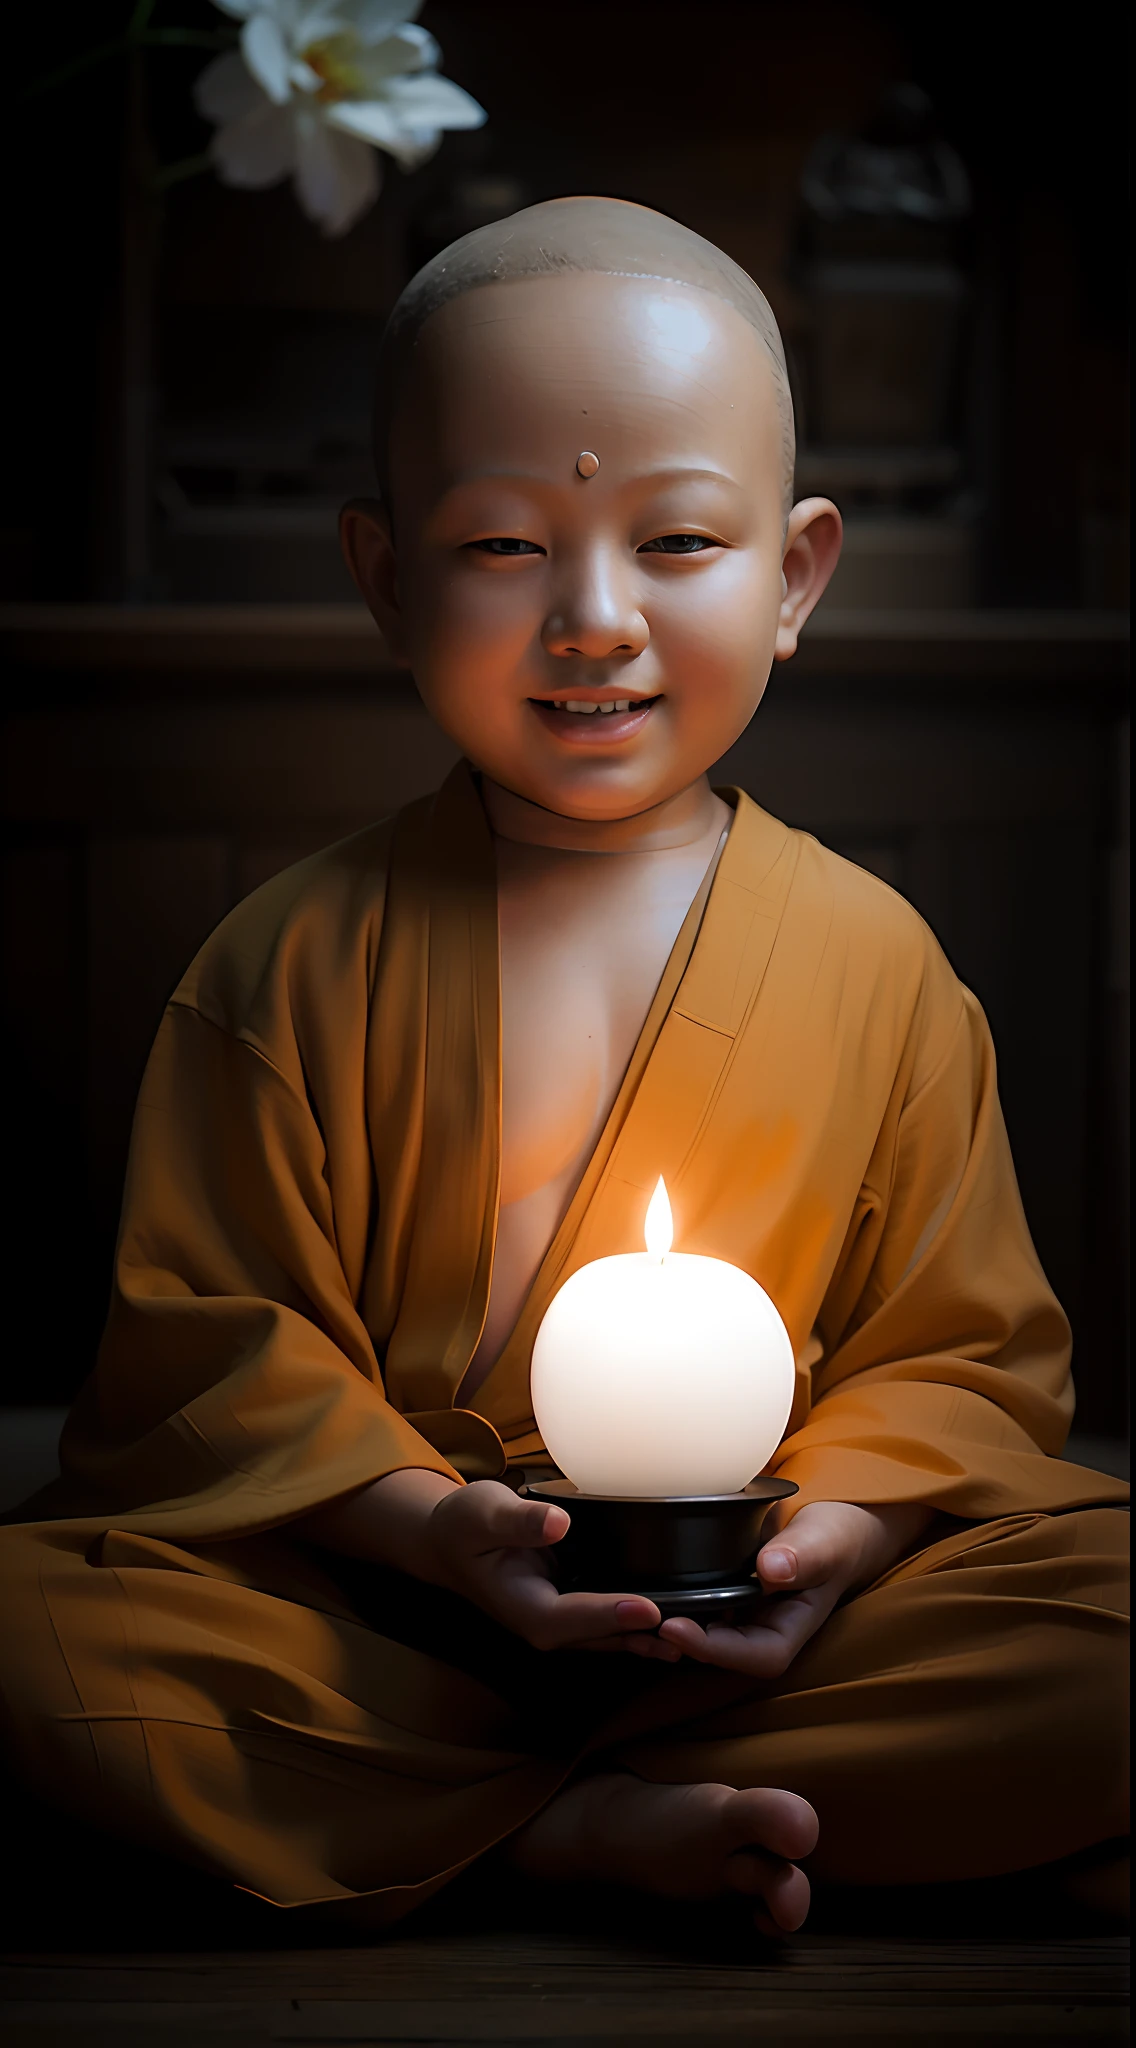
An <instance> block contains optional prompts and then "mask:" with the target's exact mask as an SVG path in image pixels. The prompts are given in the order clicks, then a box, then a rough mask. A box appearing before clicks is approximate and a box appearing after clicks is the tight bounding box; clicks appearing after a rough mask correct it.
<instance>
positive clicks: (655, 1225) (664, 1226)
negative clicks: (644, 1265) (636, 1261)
mask: <svg viewBox="0 0 1136 2048" xmlns="http://www.w3.org/2000/svg"><path fill="white" fill-rule="evenodd" d="M643 1239H644V1242H645V1244H646V1246H647V1257H648V1258H649V1259H650V1261H651V1264H652V1265H653V1266H661V1265H662V1263H663V1260H664V1259H665V1258H666V1255H667V1253H668V1252H669V1250H670V1248H671V1246H672V1244H673V1243H674V1218H673V1216H672V1215H671V1205H670V1199H669V1197H668V1195H667V1184H666V1181H665V1180H664V1179H663V1176H662V1174H660V1175H659V1178H658V1181H657V1183H656V1186H655V1192H654V1194H653V1195H652V1196H651V1199H650V1201H649V1202H648V1204H647V1215H646V1218H645V1220H644V1223H643Z"/></svg>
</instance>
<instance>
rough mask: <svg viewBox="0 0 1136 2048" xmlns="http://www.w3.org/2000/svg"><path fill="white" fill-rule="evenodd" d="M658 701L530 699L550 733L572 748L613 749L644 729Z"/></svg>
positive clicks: (590, 698) (596, 698)
mask: <svg viewBox="0 0 1136 2048" xmlns="http://www.w3.org/2000/svg"><path fill="white" fill-rule="evenodd" d="M658 702H659V698H658V697H602V698H600V697H530V698H529V703H530V704H531V705H532V707H533V710H534V711H535V712H536V714H537V717H538V718H539V719H540V722H541V724H542V725H543V726H544V727H545V728H546V730H547V731H549V732H553V733H555V734H556V737H557V739H561V740H567V741H568V743H569V744H570V745H572V746H584V747H597V746H599V747H603V746H612V745H614V744H615V743H616V741H618V740H626V739H630V737H631V735H632V733H636V732H638V731H639V730H640V728H641V727H642V726H644V725H645V724H646V722H647V720H648V718H649V717H650V715H651V712H652V710H653V708H654V706H655V705H656V704H657V703H658Z"/></svg>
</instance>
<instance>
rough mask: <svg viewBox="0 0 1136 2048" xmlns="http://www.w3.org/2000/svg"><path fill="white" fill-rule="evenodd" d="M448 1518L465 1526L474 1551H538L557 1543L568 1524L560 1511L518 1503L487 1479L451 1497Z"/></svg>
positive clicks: (537, 1503)
mask: <svg viewBox="0 0 1136 2048" xmlns="http://www.w3.org/2000/svg"><path fill="white" fill-rule="evenodd" d="M447 1506H448V1502H447ZM449 1519H450V1521H451V1523H452V1524H453V1525H455V1526H457V1525H458V1524H459V1523H462V1524H464V1525H465V1531H466V1533H467V1535H468V1537H469V1539H470V1540H471V1543H472V1547H473V1548H474V1549H476V1550H539V1549H542V1548H543V1547H544V1546H545V1545H547V1544H549V1543H558V1542H559V1541H560V1538H561V1537H562V1536H563V1535H564V1533H565V1531H566V1529H567V1528H568V1522H569V1517H568V1515H567V1513H566V1512H565V1510H564V1509H563V1508H558V1507H552V1506H549V1505H546V1504H545V1503H543V1502H541V1501H538V1500H520V1499H518V1497H517V1495H516V1494H515V1493H513V1492H512V1491H511V1489H510V1488H509V1487H507V1486H501V1485H499V1484H498V1483H497V1482H496V1481H495V1480H491V1479H489V1480H481V1481H480V1482H478V1483H476V1484H474V1485H472V1486H467V1487H464V1488H463V1490H462V1492H461V1494H460V1495H455V1496H454V1505H453V1507H452V1508H450V1509H449Z"/></svg>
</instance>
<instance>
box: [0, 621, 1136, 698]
mask: <svg viewBox="0 0 1136 2048" xmlns="http://www.w3.org/2000/svg"><path fill="white" fill-rule="evenodd" d="M1128 635H1129V629H1128V619H1127V616H1126V615H1125V614H1124V613H1123V612H1083V611H1078V612H1072V611H943V612H918V611H887V612H868V611H842V610H839V609H836V608H833V609H831V610H827V611H826V610H825V609H824V607H823V606H822V608H821V609H820V611H819V612H818V613H817V615H816V617H815V618H814V619H812V620H811V621H810V622H809V625H808V627H807V629H806V632H805V634H804V635H803V637H802V641H801V647H800V651H799V653H798V654H797V656H796V658H795V660H794V662H793V665H792V669H791V671H787V672H786V673H787V675H788V674H790V673H791V675H792V677H793V679H794V681H798V680H799V681H802V682H805V681H807V682H831V683H839V682H842V681H844V680H846V679H848V680H850V679H852V678H856V679H870V680H876V681H879V682H887V681H903V682H906V683H909V684H912V685H915V686H918V684H919V683H920V682H923V681H926V682H933V681H935V680H937V679H938V680H942V679H949V680H950V681H952V682H955V683H962V684H965V683H969V682H976V683H978V682H984V683H1013V682H1026V681H1028V682H1030V683H1041V682H1050V683H1065V684H1086V685H1088V684H1110V685H1113V686H1114V687H1115V686H1116V685H1118V684H1122V683H1123V682H1124V680H1125V678H1126V676H1127V672H1128ZM0 648H2V649H3V652H4V655H5V656H6V659H7V663H8V665H9V667H10V668H12V667H14V668H17V669H22V670H24V671H25V672H27V671H34V672H37V673H40V674H44V673H48V672H53V671H54V672H55V673H56V675H57V676H58V677H59V678H60V679H62V677H63V676H66V677H67V678H69V679H70V681H71V683H72V685H74V684H75V683H79V682H81V681H86V686H87V687H94V688H105V687H106V686H107V684H108V683H109V684H111V687H112V688H113V686H114V682H117V683H118V684H120V685H124V686H126V687H130V688H134V689H137V688H138V687H139V686H142V687H143V688H145V687H147V685H148V686H149V688H151V689H153V688H155V687H156V688H157V689H158V690H159V692H160V691H161V688H162V685H163V683H164V682H171V681H173V680H174V679H176V678H181V679H182V681H183V683H184V682H186V681H188V680H189V679H190V678H192V679H193V682H194V685H195V687H198V688H204V689H206V690H208V689H209V688H210V687H211V685H212V684H213V683H214V682H215V683H216V684H217V685H219V686H223V687H225V688H231V686H232V683H233V680H234V679H235V678H238V677H239V678H241V679H242V680H243V683H244V687H246V688H249V687H251V688H254V689H269V690H271V689H273V688H279V687H280V686H282V685H283V686H284V687H285V688H295V687H296V686H298V685H299V686H302V685H304V684H306V683H310V684H313V685H317V686H319V687H321V688H326V687H327V686H328V685H329V684H330V685H332V686H339V687H341V688H342V687H343V686H344V685H346V686H347V687H348V688H349V689H354V688H357V687H359V686H360V685H361V684H365V685H367V686H368V687H374V685H375V684H376V683H377V682H380V683H385V684H386V685H387V687H388V688H393V689H396V690H398V689H401V688H406V687H408V683H407V679H406V677H405V673H404V671H402V670H399V669H398V668H396V666H395V664H394V663H393V662H392V660H391V658H390V656H389V654H388V653H387V651H386V649H385V648H384V645H383V642H382V639H381V636H380V635H379V633H378V631H377V629H376V627H375V625H374V623H373V621H372V620H371V618H370V617H369V615H368V613H367V612H366V611H364V609H363V607H362V605H352V604H342V605H339V604H332V605H235V604H234V605H138V606H125V605H3V606H0ZM86 679H89V680H86ZM112 679H113V680H112Z"/></svg>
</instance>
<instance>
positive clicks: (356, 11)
mask: <svg viewBox="0 0 1136 2048" xmlns="http://www.w3.org/2000/svg"><path fill="white" fill-rule="evenodd" d="M421 4H422V0H339V9H340V13H341V16H342V19H343V24H344V27H345V28H347V29H349V30H353V31H354V33H355V34H356V35H357V36H358V38H359V41H360V42H361V43H381V42H382V41H383V40H384V38H385V37H386V36H391V35H395V34H396V33H397V32H398V31H399V30H400V29H401V28H402V27H403V25H404V23H406V22H410V21H412V20H413V18H414V16H415V15H416V14H417V12H418V9H419V7H420V6H421ZM420 33H421V34H422V35H425V34H426V30H425V29H422V30H421V31H420ZM433 40H434V38H433V36H431V37H430V41H431V42H433Z"/></svg>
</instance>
